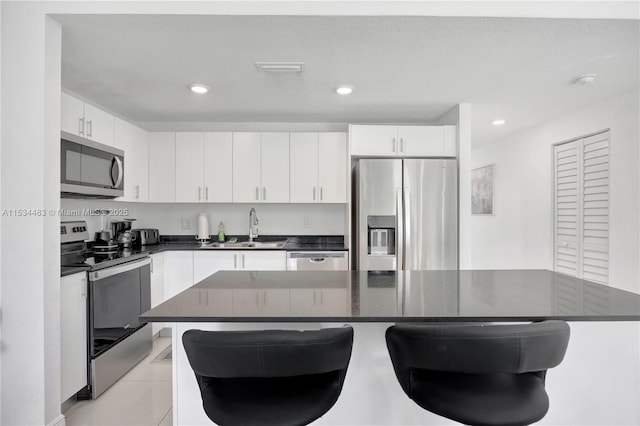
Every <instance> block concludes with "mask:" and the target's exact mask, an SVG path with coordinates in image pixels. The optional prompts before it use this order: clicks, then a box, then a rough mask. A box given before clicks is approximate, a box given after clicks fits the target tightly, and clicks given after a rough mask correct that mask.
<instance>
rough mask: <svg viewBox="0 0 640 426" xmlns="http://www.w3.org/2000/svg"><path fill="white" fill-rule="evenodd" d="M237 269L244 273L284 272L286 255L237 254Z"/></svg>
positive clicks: (273, 252) (270, 253)
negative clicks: (244, 271)
mask: <svg viewBox="0 0 640 426" xmlns="http://www.w3.org/2000/svg"><path fill="white" fill-rule="evenodd" d="M238 256H239V262H238V269H240V270H246V271H286V270H287V253H286V252H284V251H241V252H238Z"/></svg>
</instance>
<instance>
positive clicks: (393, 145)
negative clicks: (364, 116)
mask: <svg viewBox="0 0 640 426" xmlns="http://www.w3.org/2000/svg"><path fill="white" fill-rule="evenodd" d="M349 132H350V135H349V136H350V138H351V155H354V156H364V157H396V156H399V157H445V156H447V157H451V156H455V155H456V151H455V147H456V144H455V126H392V125H351V126H349Z"/></svg>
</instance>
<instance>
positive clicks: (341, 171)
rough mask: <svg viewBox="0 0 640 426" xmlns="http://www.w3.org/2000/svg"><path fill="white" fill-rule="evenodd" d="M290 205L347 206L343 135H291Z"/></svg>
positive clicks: (345, 152)
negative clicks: (321, 204)
mask: <svg viewBox="0 0 640 426" xmlns="http://www.w3.org/2000/svg"><path fill="white" fill-rule="evenodd" d="M290 157H291V158H290V172H291V176H290V178H291V179H290V180H291V183H290V199H291V202H292V203H318V202H320V203H346V202H347V169H348V167H347V160H348V154H347V137H346V134H345V133H338V132H327V133H291V146H290Z"/></svg>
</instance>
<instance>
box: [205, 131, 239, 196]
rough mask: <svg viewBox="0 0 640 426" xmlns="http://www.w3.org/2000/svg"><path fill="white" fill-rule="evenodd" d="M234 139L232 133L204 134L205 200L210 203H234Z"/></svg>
mask: <svg viewBox="0 0 640 426" xmlns="http://www.w3.org/2000/svg"><path fill="white" fill-rule="evenodd" d="M232 175H233V137H232V133H231V132H209V133H205V134H204V188H205V193H204V199H205V201H207V202H210V203H230V202H231V201H233V192H232V191H233V187H232V185H231V177H232Z"/></svg>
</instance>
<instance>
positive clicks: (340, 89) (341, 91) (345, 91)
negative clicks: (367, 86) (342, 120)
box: [336, 86, 353, 95]
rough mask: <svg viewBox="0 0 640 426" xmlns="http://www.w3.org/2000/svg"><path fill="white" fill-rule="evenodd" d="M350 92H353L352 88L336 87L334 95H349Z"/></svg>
mask: <svg viewBox="0 0 640 426" xmlns="http://www.w3.org/2000/svg"><path fill="white" fill-rule="evenodd" d="M351 92H353V87H351V86H340V87H336V93H337V94H338V95H350V94H351Z"/></svg>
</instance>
